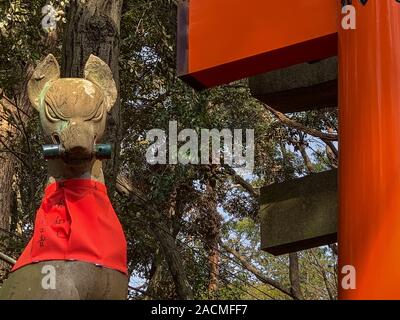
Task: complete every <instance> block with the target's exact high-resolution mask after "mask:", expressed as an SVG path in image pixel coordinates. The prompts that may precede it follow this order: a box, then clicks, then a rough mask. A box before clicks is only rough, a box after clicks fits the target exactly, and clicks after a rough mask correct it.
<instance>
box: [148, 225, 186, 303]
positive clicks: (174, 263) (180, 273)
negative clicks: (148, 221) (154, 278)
mask: <svg viewBox="0 0 400 320" xmlns="http://www.w3.org/2000/svg"><path fill="white" fill-rule="evenodd" d="M153 225H154V224H153ZM153 234H154V235H155V237H156V239H157V240H158V241H159V243H160V246H161V248H162V250H163V253H164V257H165V260H166V261H167V264H168V268H169V271H170V272H171V276H172V278H173V280H174V283H175V288H176V292H177V294H178V296H179V298H180V299H183V300H192V299H193V293H192V289H191V287H190V285H189V282H188V280H187V278H186V272H185V269H184V265H183V263H182V259H181V256H180V254H179V249H178V246H177V245H176V243H175V239H174V238H173V237H172V236H171V234H170V233H169V232H168V230H164V228H162V227H160V226H158V225H154V229H153Z"/></svg>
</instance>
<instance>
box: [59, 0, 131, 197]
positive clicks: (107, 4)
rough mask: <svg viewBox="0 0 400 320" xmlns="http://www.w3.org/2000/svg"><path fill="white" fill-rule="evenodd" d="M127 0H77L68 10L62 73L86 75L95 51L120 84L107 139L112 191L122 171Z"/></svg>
mask: <svg viewBox="0 0 400 320" xmlns="http://www.w3.org/2000/svg"><path fill="white" fill-rule="evenodd" d="M122 2H123V0H114V1H110V0H87V1H78V0H73V1H71V3H70V7H69V9H68V12H67V26H66V28H65V30H64V38H63V50H62V76H63V77H69V78H74V77H75V78H76V77H78V78H80V77H83V70H84V66H85V64H86V61H87V59H88V58H89V56H90V55H91V54H94V55H96V56H98V57H99V58H100V59H102V60H103V61H105V62H106V63H107V64H108V65H109V67H110V69H111V71H112V73H113V75H114V80H115V83H116V85H117V90H118V98H117V102H116V105H115V106H114V108H113V109H112V114H111V115H109V117H108V119H107V121H108V122H107V131H106V134H105V136H104V138H103V139H104V141H106V140H107V142H108V143H111V144H112V145H113V157H112V160H111V161H108V162H107V164H106V168H105V177H106V181H107V182H108V183H107V185H108V187H109V188H110V192H109V193H110V194H112V193H113V191H114V188H115V180H116V177H117V174H118V159H119V152H120V147H119V142H120V130H119V128H120V102H119V91H120V90H119V88H120V84H119V64H118V59H119V44H120V23H121V11H122Z"/></svg>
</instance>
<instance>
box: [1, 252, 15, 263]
mask: <svg viewBox="0 0 400 320" xmlns="http://www.w3.org/2000/svg"><path fill="white" fill-rule="evenodd" d="M0 260H3V261H4V262H7V263H8V264H10V265H12V266H13V265H14V264H16V263H17V261H15V260H14V259H13V258H11V257H9V256H8V255H6V254H4V253H2V252H0Z"/></svg>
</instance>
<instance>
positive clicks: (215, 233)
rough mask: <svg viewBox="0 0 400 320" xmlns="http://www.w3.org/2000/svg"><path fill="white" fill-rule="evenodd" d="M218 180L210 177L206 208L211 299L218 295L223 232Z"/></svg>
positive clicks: (209, 292)
mask: <svg viewBox="0 0 400 320" xmlns="http://www.w3.org/2000/svg"><path fill="white" fill-rule="evenodd" d="M215 188H216V180H215V179H214V178H209V179H208V180H207V184H206V202H207V205H206V210H207V211H208V212H207V213H206V214H207V216H208V217H207V220H208V223H209V232H208V235H207V239H206V247H207V249H208V265H209V270H210V274H209V282H208V296H209V298H210V299H216V298H217V296H218V281H219V265H220V258H221V257H220V251H219V249H218V246H219V242H220V232H221V217H220V215H219V213H218V211H217V196H216V190H215Z"/></svg>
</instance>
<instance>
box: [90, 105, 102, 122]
mask: <svg viewBox="0 0 400 320" xmlns="http://www.w3.org/2000/svg"><path fill="white" fill-rule="evenodd" d="M101 118H103V107H102V106H100V107H99V108H97V110H96V113H95V114H94V116H93V118H92V119H90V120H91V121H100V120H101Z"/></svg>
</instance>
